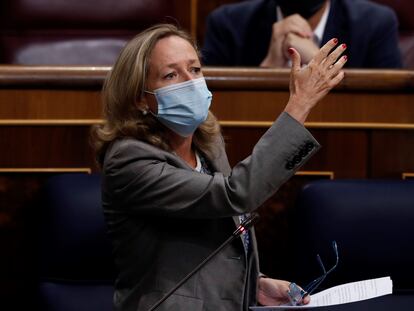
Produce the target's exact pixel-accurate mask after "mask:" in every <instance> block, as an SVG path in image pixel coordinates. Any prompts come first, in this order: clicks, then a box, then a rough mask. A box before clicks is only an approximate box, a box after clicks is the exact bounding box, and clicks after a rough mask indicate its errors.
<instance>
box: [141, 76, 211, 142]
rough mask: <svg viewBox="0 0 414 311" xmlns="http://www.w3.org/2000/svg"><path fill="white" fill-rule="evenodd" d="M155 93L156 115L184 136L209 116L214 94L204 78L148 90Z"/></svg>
mask: <svg viewBox="0 0 414 311" xmlns="http://www.w3.org/2000/svg"><path fill="white" fill-rule="evenodd" d="M146 92H147V93H149V94H154V95H155V98H156V99H157V103H158V113H157V115H154V116H155V117H156V118H157V119H158V120H159V121H160V122H161V123H162V124H164V125H165V126H166V127H168V128H169V129H170V130H172V131H174V132H175V133H177V134H178V135H180V136H182V137H188V136H190V135H191V134H193V133H194V132H195V130H196V129H197V127H198V126H199V125H200V124H201V123H203V122H204V121H205V120H206V119H207V116H208V109H209V108H210V103H211V99H212V97H213V95H212V94H211V92H210V91H209V90H208V88H207V84H206V81H205V80H204V78H199V79H193V80H188V81H185V82H181V83H177V84H173V85H169V86H165V87H162V88H159V89H156V90H154V92H149V91H146Z"/></svg>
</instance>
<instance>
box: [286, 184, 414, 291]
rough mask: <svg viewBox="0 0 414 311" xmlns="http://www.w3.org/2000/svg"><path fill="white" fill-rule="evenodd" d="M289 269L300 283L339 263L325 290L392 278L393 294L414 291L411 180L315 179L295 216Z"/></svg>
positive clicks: (413, 193)
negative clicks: (334, 247)
mask: <svg viewBox="0 0 414 311" xmlns="http://www.w3.org/2000/svg"><path fill="white" fill-rule="evenodd" d="M293 221H294V223H295V225H294V226H293V228H292V234H291V236H292V241H291V245H292V250H291V252H292V263H293V264H292V267H289V269H290V271H292V273H293V274H294V275H292V277H294V278H295V279H296V280H297V281H298V282H300V283H299V284H306V283H307V282H309V281H310V280H312V279H315V278H316V277H318V276H319V275H321V274H322V271H321V269H320V267H319V265H318V263H317V260H316V255H317V253H319V254H320V255H321V258H322V261H323V262H324V264H325V266H326V268H328V267H329V266H332V265H333V264H334V262H335V256H334V252H333V249H332V247H331V242H332V241H333V240H335V241H336V242H337V244H338V250H339V265H338V267H337V269H336V270H335V271H334V272H333V273H332V274H331V275H330V276H329V277H328V278H327V279H326V283H325V284H324V286H331V285H333V284H342V283H346V282H351V281H358V280H363V279H369V278H376V277H382V276H391V278H392V280H393V282H394V291H395V292H398V291H409V292H411V293H414V285H413V282H412V280H413V279H414V269H413V268H412V264H413V262H414V225H413V224H414V181H404V180H382V181H381V180H330V181H326V180H325V181H316V182H312V183H309V184H308V185H306V186H305V187H304V188H303V190H302V191H301V193H300V195H299V198H298V201H297V205H296V210H295V215H294V216H293Z"/></svg>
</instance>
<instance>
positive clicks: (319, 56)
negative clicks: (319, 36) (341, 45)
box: [313, 38, 338, 64]
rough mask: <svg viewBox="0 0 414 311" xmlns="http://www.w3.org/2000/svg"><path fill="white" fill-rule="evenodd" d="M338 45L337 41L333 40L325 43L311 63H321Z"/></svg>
mask: <svg viewBox="0 0 414 311" xmlns="http://www.w3.org/2000/svg"><path fill="white" fill-rule="evenodd" d="M337 44H338V39H336V38H333V39H331V40H329V41H328V42H326V43H325V45H324V46H323V47H321V49H320V50H319V52H318V54H316V56H315V57H314V59H313V61H314V62H315V63H316V64H320V63H322V61H323V60H324V59H325V58H326V57H327V56H328V54H329V52H330V51H331V50H332V49H333V48H334V47H335V46H336V45H337Z"/></svg>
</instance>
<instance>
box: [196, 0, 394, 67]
mask: <svg viewBox="0 0 414 311" xmlns="http://www.w3.org/2000/svg"><path fill="white" fill-rule="evenodd" d="M276 3H277V0H275V1H273V0H251V1H244V2H240V3H236V4H230V5H225V6H222V7H220V8H218V9H217V10H215V11H213V12H212V13H211V14H210V15H209V17H208V19H207V25H206V37H205V40H204V46H203V50H202V55H203V61H204V63H205V64H206V65H220V66H258V65H260V63H261V62H262V60H263V59H264V58H265V56H266V54H267V51H268V48H269V43H270V38H271V34H272V24H273V23H274V22H276V21H277V17H276ZM331 38H338V39H339V42H341V43H346V44H347V45H348V49H347V51H346V55H347V56H348V61H347V64H346V67H350V68H400V67H401V66H402V60H401V53H400V50H399V48H398V21H397V17H396V15H395V13H394V11H392V9H390V8H388V7H385V6H382V5H379V4H376V3H373V2H369V1H366V0H331V10H330V13H329V17H328V20H327V24H326V29H325V33H324V36H323V39H322V43H321V44H324V43H326V42H327V41H328V40H329V39H331Z"/></svg>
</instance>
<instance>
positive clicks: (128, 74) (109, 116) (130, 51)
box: [92, 24, 220, 165]
mask: <svg viewBox="0 0 414 311" xmlns="http://www.w3.org/2000/svg"><path fill="white" fill-rule="evenodd" d="M169 36H177V37H180V38H183V39H185V40H187V41H188V42H189V43H190V44H191V45H192V46H193V47H194V49H195V50H196V52H197V54H198V55H199V54H200V53H199V50H198V48H197V46H196V44H195V42H194V41H193V39H192V38H191V36H190V35H189V34H188V33H187V32H185V31H183V30H180V29H178V28H177V27H176V26H174V25H170V24H161V25H156V26H153V27H151V28H148V29H147V30H145V31H143V32H141V33H140V34H139V35H137V36H136V37H135V38H133V39H132V40H131V41H130V42H129V43H127V45H126V46H125V47H124V48H123V49H122V51H121V53H120V55H119V57H118V59H117V61H116V62H115V64H114V66H113V67H112V70H111V71H110V72H109V73H108V76H107V77H106V79H105V82H104V86H103V90H102V100H103V115H104V123H103V124H102V125H97V126H95V127H94V128H93V129H92V140H93V145H94V148H95V151H96V156H97V160H98V163H99V164H100V165H102V163H103V158H104V155H105V152H106V149H107V147H108V145H109V144H110V143H111V142H112V141H114V140H116V139H118V138H121V137H127V136H128V137H134V138H136V139H138V140H142V141H145V142H147V143H149V144H152V145H154V146H157V147H159V148H161V149H164V150H167V151H171V147H170V144H169V142H168V139H167V130H166V128H165V127H164V126H163V125H162V124H161V123H160V122H159V121H158V120H157V119H156V118H155V117H154V116H153V115H151V114H146V113H144V112H143V111H144V110H145V108H144V107H141V99H142V98H143V96H144V90H145V89H146V85H145V81H146V78H147V76H148V67H149V65H148V63H149V57H150V55H151V52H152V50H153V49H154V46H155V44H156V43H157V42H158V41H159V40H160V39H163V38H166V37H169ZM219 135H220V127H219V124H218V122H217V119H216V118H215V116H214V115H213V114H212V113H211V112H209V114H208V117H207V120H206V121H205V122H203V123H202V124H201V125H200V126H199V127H198V129H197V130H196V131H195V133H194V135H193V144H194V146H195V147H196V148H197V149H198V150H200V151H201V152H203V153H204V154H206V155H207V156H208V157H210V158H212V157H213V156H214V154H215V142H217V138H218V137H219Z"/></svg>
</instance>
